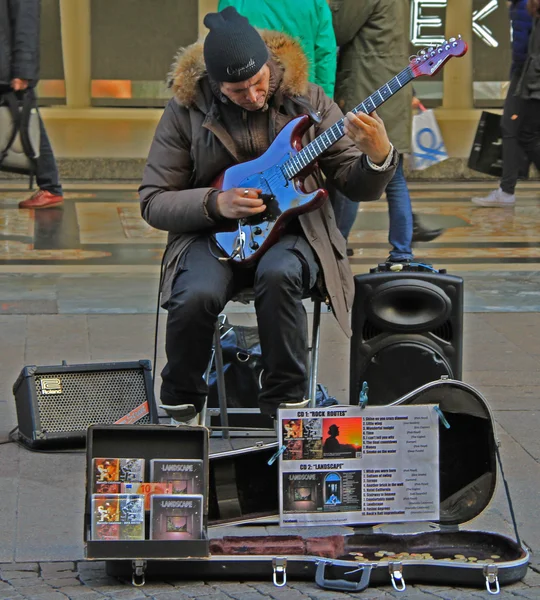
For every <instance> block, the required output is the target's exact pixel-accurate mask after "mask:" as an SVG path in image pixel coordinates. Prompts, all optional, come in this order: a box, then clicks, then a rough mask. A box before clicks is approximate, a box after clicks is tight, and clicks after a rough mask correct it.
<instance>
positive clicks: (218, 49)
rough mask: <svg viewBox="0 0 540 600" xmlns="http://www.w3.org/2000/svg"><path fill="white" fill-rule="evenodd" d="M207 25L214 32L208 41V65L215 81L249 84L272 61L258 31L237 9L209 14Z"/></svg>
mask: <svg viewBox="0 0 540 600" xmlns="http://www.w3.org/2000/svg"><path fill="white" fill-rule="evenodd" d="M204 24H205V25H206V27H208V29H209V30H210V32H209V33H208V35H207V36H206V38H205V40H204V62H205V63H206V70H207V71H208V74H209V75H210V77H211V78H212V79H214V80H215V81H219V82H222V81H225V82H228V83H236V82H238V81H245V80H246V79H250V78H251V77H253V76H254V75H256V74H257V73H258V72H259V71H260V70H261V69H262V67H263V66H264V64H265V63H266V61H267V60H268V58H269V54H268V48H267V47H266V44H265V43H264V42H263V39H262V38H261V36H260V35H259V33H258V31H257V30H256V29H255V28H254V27H253V26H252V25H250V24H249V21H248V20H247V19H246V17H243V16H242V15H240V14H239V13H238V12H237V10H236V8H234V7H233V6H228V7H227V8H224V9H223V10H222V11H220V12H218V13H209V14H207V15H206V17H204Z"/></svg>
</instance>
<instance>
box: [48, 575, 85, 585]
mask: <svg viewBox="0 0 540 600" xmlns="http://www.w3.org/2000/svg"><path fill="white" fill-rule="evenodd" d="M72 575H75V573H72ZM43 581H44V582H45V583H47V584H48V585H50V586H52V587H53V588H63V587H68V586H75V585H82V584H81V582H80V581H79V580H78V579H76V578H75V577H73V576H72V577H61V578H51V579H49V578H45V579H43Z"/></svg>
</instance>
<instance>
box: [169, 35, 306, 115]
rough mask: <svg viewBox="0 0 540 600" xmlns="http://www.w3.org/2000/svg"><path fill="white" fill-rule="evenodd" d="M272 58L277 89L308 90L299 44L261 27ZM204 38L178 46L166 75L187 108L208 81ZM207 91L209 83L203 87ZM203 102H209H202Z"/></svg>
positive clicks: (301, 92)
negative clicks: (279, 73)
mask: <svg viewBox="0 0 540 600" xmlns="http://www.w3.org/2000/svg"><path fill="white" fill-rule="evenodd" d="M259 33H260V34H261V36H262V38H263V40H264V42H265V43H266V45H267V46H268V49H269V50H270V55H271V57H272V58H273V59H274V60H275V61H276V62H277V63H278V64H279V65H280V66H281V67H282V69H283V78H282V80H281V85H280V91H282V92H283V93H284V94H287V95H291V96H302V95H304V94H306V93H307V89H308V62H307V58H306V55H305V54H304V52H303V50H302V48H301V46H300V43H299V42H297V41H296V40H295V39H293V38H292V37H290V36H288V35H286V34H284V33H280V32H278V31H269V30H265V29H263V30H260V31H259ZM203 44H204V40H199V41H197V42H195V43H194V44H192V45H191V46H188V47H187V48H181V49H180V50H179V51H178V53H177V55H176V57H175V59H174V63H173V65H172V68H171V72H170V74H169V77H168V79H169V82H170V86H171V88H172V90H173V93H174V97H175V98H176V101H177V102H178V103H179V104H180V105H181V106H184V107H186V108H188V107H191V106H194V105H198V104H200V103H201V100H202V99H203V98H202V97H201V94H203V95H206V94H204V91H203V90H202V87H203V86H202V85H201V84H202V83H203V81H204V80H206V81H208V75H207V73H206V67H205V64H204V56H203ZM204 88H206V89H207V90H208V88H209V86H204ZM204 104H205V105H208V103H207V102H206V101H204Z"/></svg>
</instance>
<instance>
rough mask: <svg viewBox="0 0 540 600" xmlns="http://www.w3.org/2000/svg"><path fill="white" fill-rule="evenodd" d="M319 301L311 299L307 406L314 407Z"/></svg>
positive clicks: (319, 318)
mask: <svg viewBox="0 0 540 600" xmlns="http://www.w3.org/2000/svg"><path fill="white" fill-rule="evenodd" d="M320 326H321V301H320V300H319V299H316V300H313V330H312V333H311V352H310V361H309V388H308V396H309V407H310V408H315V403H316V399H317V374H318V371H319V344H320V341H321V328H320Z"/></svg>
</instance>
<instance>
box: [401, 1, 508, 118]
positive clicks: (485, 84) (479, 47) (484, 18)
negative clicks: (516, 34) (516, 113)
mask: <svg viewBox="0 0 540 600" xmlns="http://www.w3.org/2000/svg"><path fill="white" fill-rule="evenodd" d="M449 1H450V0H411V32H410V34H411V54H416V53H417V52H418V51H419V50H420V49H421V48H423V47H425V46H429V45H430V44H438V43H441V42H442V41H443V40H444V34H445V14H446V6H447V4H448V2H449ZM471 19H472V27H473V39H472V40H471V41H469V40H466V41H467V42H469V46H470V48H471V50H472V52H473V74H474V82H473V91H474V102H475V106H477V107H482V108H483V107H500V106H502V104H503V102H504V98H505V95H506V89H507V86H508V79H509V73H510V60H511V46H510V35H511V33H510V20H509V15H508V4H507V2H506V0H474V1H473V14H472V16H471ZM459 33H460V32H459V31H456V32H455V34H456V35H457V34H459ZM442 73H443V72H442V71H441V72H439V73H438V74H437V75H436V76H435V77H433V78H430V79H426V78H422V79H419V80H418V81H417V82H415V89H416V92H417V94H418V95H419V96H420V97H421V98H422V100H423V101H424V104H427V105H428V106H439V105H440V104H442V95H443V85H442V78H443V74H442Z"/></svg>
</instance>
